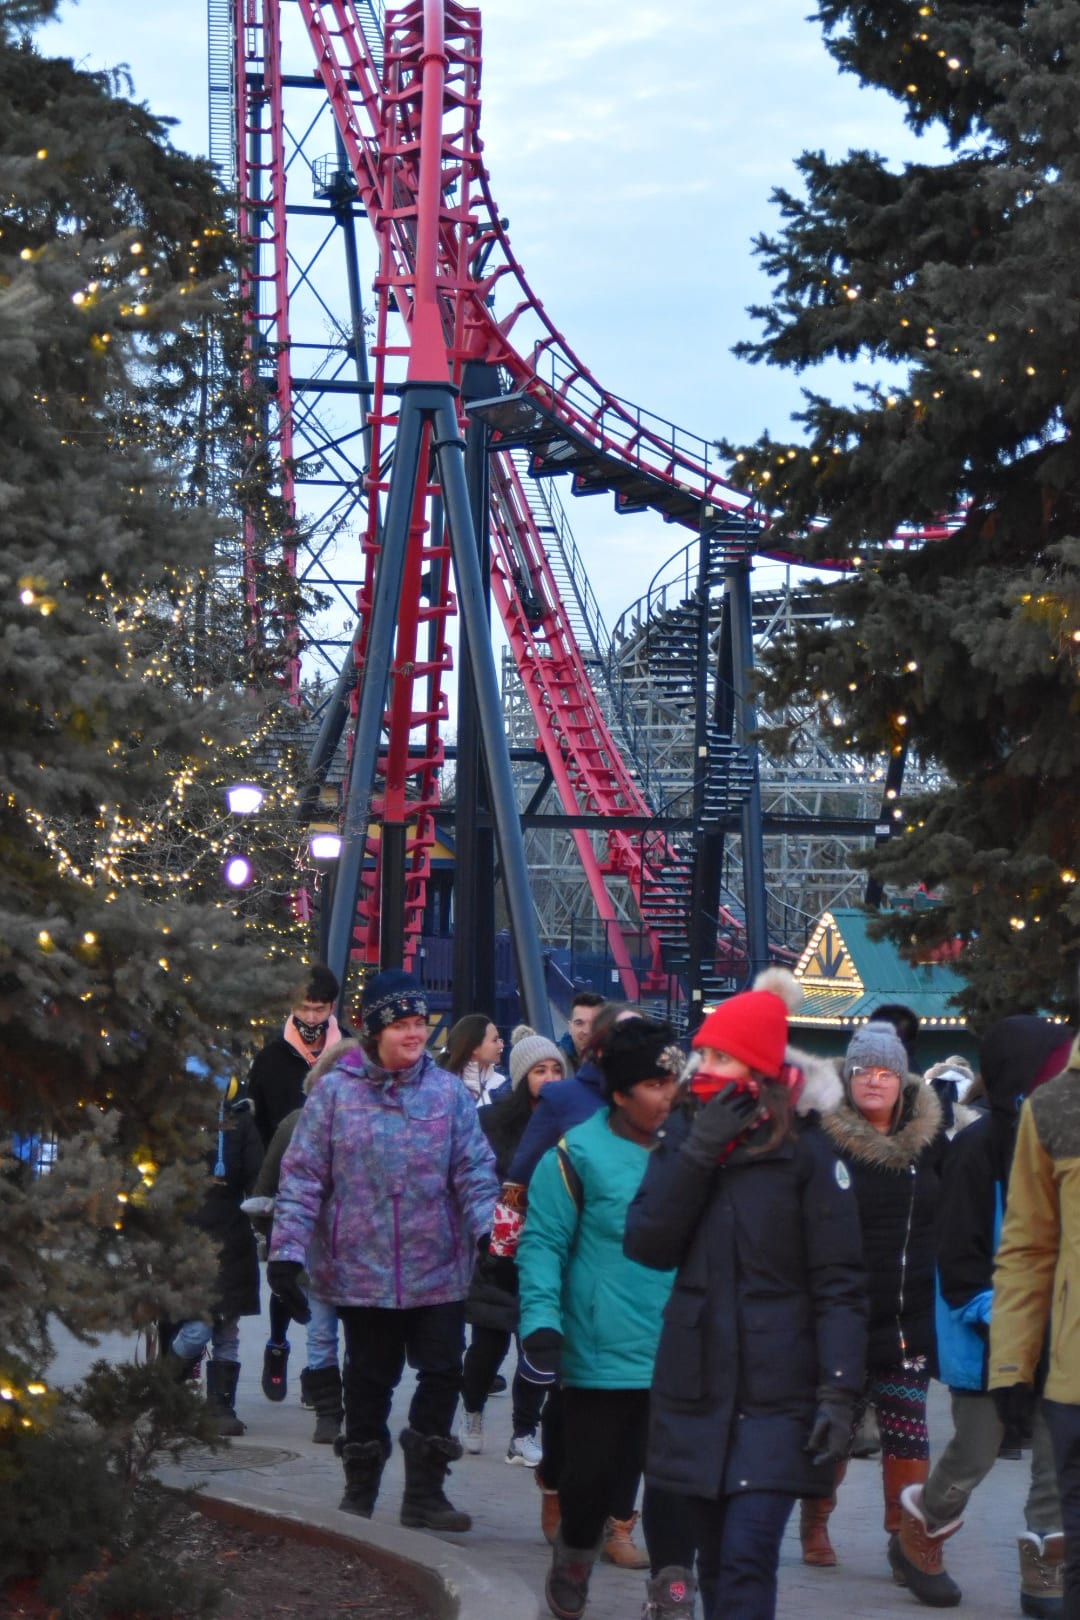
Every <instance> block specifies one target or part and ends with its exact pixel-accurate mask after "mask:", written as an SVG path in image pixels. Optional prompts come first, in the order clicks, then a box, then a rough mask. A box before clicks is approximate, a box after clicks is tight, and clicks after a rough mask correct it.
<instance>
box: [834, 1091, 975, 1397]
mask: <svg viewBox="0 0 1080 1620" xmlns="http://www.w3.org/2000/svg"><path fill="white" fill-rule="evenodd" d="M821 1123H822V1126H823V1127H824V1129H825V1131H826V1132H827V1134H828V1136H829V1137H830V1139H831V1141H832V1145H833V1147H834V1148H835V1149H836V1151H837V1153H838V1154H839V1155H840V1158H841V1159H842V1160H843V1162H844V1164H845V1165H846V1166H847V1168H848V1170H849V1172H850V1174H851V1179H852V1182H853V1183H854V1188H855V1198H856V1202H857V1203H858V1206H859V1225H860V1226H861V1228H862V1239H863V1259H864V1261H865V1264H866V1276H867V1281H868V1284H869V1289H870V1320H869V1343H868V1347H867V1354H866V1360H867V1365H868V1366H869V1367H871V1368H875V1367H893V1366H896V1365H897V1364H898V1363H899V1362H901V1361H903V1360H904V1358H905V1357H912V1356H926V1357H927V1359H928V1361H929V1362H930V1370H931V1372H934V1371H935V1370H936V1368H935V1364H934V1362H935V1357H934V1264H935V1253H934V1234H935V1222H936V1217H937V1201H938V1192H939V1189H940V1185H941V1165H942V1159H943V1157H944V1153H945V1149H946V1147H947V1146H948V1139H947V1137H946V1136H945V1130H944V1121H943V1118H942V1113H941V1103H940V1102H939V1100H938V1097H937V1093H936V1092H935V1091H934V1088H933V1087H932V1086H928V1085H927V1084H926V1082H925V1081H924V1080H922V1079H920V1078H919V1076H918V1075H914V1076H911V1077H909V1079H908V1081H907V1083H906V1085H905V1087H904V1092H903V1103H902V1109H901V1115H900V1123H899V1125H898V1126H897V1128H896V1129H895V1130H894V1131H893V1132H892V1133H891V1134H890V1135H888V1136H886V1135H884V1134H883V1133H882V1132H881V1131H876V1130H875V1129H874V1127H873V1126H872V1125H871V1124H870V1122H869V1120H868V1119H866V1118H865V1116H864V1115H862V1114H860V1112H859V1110H858V1109H857V1108H856V1107H855V1106H854V1104H852V1103H850V1102H848V1101H846V1100H845V1101H843V1102H841V1104H840V1106H839V1107H838V1108H836V1109H834V1110H832V1111H831V1112H829V1113H827V1114H825V1115H824V1117H823V1118H822V1121H821Z"/></svg>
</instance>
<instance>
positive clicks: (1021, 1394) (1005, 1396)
mask: <svg viewBox="0 0 1080 1620" xmlns="http://www.w3.org/2000/svg"><path fill="white" fill-rule="evenodd" d="M990 1394H991V1397H992V1399H993V1402H994V1405H995V1406H996V1407H997V1415H998V1417H999V1418H1000V1419H1001V1422H1002V1423H1003V1424H1004V1427H1005V1432H1006V1434H1013V1435H1022V1434H1024V1433H1026V1432H1027V1431H1028V1430H1029V1429H1030V1428H1031V1417H1032V1410H1033V1408H1034V1405H1035V1391H1034V1390H1033V1389H1032V1387H1031V1385H1030V1384H1007V1385H1006V1386H1005V1388H1004V1389H992V1390H991V1391H990Z"/></svg>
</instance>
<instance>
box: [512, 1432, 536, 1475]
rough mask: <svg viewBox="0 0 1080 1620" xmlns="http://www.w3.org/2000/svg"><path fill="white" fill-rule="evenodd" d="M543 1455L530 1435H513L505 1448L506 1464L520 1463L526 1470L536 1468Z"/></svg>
mask: <svg viewBox="0 0 1080 1620" xmlns="http://www.w3.org/2000/svg"><path fill="white" fill-rule="evenodd" d="M543 1455H544V1453H543V1452H542V1451H541V1450H540V1447H539V1446H538V1445H537V1443H536V1440H535V1438H534V1436H533V1435H531V1434H515V1435H514V1438H513V1439H512V1440H511V1442H510V1444H509V1445H508V1446H507V1448H506V1460H507V1462H508V1463H521V1464H523V1466H524V1467H526V1468H536V1467H537V1466H538V1464H539V1462H540V1459H541V1457H542V1456H543Z"/></svg>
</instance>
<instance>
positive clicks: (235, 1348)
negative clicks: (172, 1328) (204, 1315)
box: [169, 1316, 240, 1361]
mask: <svg viewBox="0 0 1080 1620" xmlns="http://www.w3.org/2000/svg"><path fill="white" fill-rule="evenodd" d="M208 1344H212V1346H213V1359H214V1360H215V1361H239V1360H240V1320H239V1318H238V1317H236V1316H225V1317H222V1316H215V1318H214V1321H213V1326H211V1324H210V1323H209V1322H202V1321H199V1319H198V1318H193V1319H192V1320H191V1321H190V1322H181V1324H180V1326H179V1327H178V1328H177V1330H176V1332H175V1333H174V1334H173V1337H172V1343H171V1344H170V1346H169V1349H170V1350H171V1351H172V1353H173V1355H174V1356H179V1357H180V1359H181V1360H182V1361H194V1360H195V1358H196V1356H201V1355H202V1353H203V1351H204V1350H205V1349H206V1347H207V1345H208Z"/></svg>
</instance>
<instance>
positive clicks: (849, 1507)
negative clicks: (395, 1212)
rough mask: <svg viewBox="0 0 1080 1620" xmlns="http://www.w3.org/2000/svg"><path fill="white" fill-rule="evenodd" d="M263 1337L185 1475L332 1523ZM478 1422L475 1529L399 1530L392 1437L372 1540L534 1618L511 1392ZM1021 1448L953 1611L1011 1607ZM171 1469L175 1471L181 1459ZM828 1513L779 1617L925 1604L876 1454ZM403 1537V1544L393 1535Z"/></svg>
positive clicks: (335, 1471)
mask: <svg viewBox="0 0 1080 1620" xmlns="http://www.w3.org/2000/svg"><path fill="white" fill-rule="evenodd" d="M265 1338H266V1324H265V1320H263V1321H261V1322H260V1321H259V1320H257V1319H255V1318H247V1319H245V1321H244V1322H243V1323H242V1324H241V1343H242V1352H241V1353H242V1368H243V1371H242V1374H241V1379H240V1391H239V1396H238V1399H237V1410H238V1412H239V1414H240V1416H241V1417H242V1418H243V1419H244V1421H245V1422H246V1424H247V1426H248V1428H247V1434H246V1435H245V1436H244V1438H243V1439H242V1440H240V1441H237V1442H235V1443H234V1445H233V1447H232V1448H231V1451H230V1453H222V1454H220V1455H219V1456H215V1457H210V1458H208V1459H200V1461H199V1462H198V1464H196V1465H193V1466H192V1468H191V1469H189V1470H188V1472H187V1475H186V1480H185V1483H193V1482H194V1481H196V1480H199V1481H201V1482H203V1485H202V1488H203V1489H205V1491H206V1492H208V1493H210V1494H215V1495H216V1494H223V1495H227V1496H231V1497H233V1498H236V1499H250V1500H252V1501H253V1502H255V1503H256V1504H257V1505H260V1506H266V1505H267V1504H270V1505H272V1506H280V1508H281V1510H282V1511H284V1512H286V1513H288V1514H289V1515H290V1516H291V1517H297V1518H301V1519H309V1518H310V1519H311V1520H313V1521H316V1522H320V1523H324V1524H325V1523H327V1522H332V1521H334V1520H337V1518H338V1516H337V1515H336V1514H335V1513H334V1512H333V1510H334V1509H336V1506H337V1502H338V1499H339V1497H340V1495H341V1487H342V1480H341V1465H340V1463H338V1462H337V1461H336V1459H335V1458H334V1457H333V1456H332V1455H330V1454H329V1448H328V1447H325V1446H314V1445H312V1444H311V1440H310V1435H311V1429H312V1426H313V1419H312V1416H311V1414H310V1413H309V1412H307V1411H305V1410H304V1409H303V1408H302V1407H301V1406H300V1404H299V1398H298V1384H297V1379H296V1377H292V1378H291V1379H290V1389H289V1396H288V1399H287V1400H286V1401H285V1402H284V1403H282V1404H281V1405H271V1404H270V1403H269V1402H268V1401H267V1400H265V1398H264V1397H263V1394H262V1391H261V1389H260V1387H259V1375H260V1371H261V1367H262V1350H263V1345H264V1343H265ZM293 1345H294V1349H293V1357H292V1361H293V1365H292V1367H291V1369H290V1372H291V1373H294V1374H296V1373H298V1372H299V1369H300V1367H301V1366H302V1365H303V1333H302V1332H298V1333H297V1332H294V1336H293ZM134 1348H135V1346H134V1344H133V1343H132V1342H124V1341H118V1340H108V1341H105V1342H104V1343H103V1344H102V1346H101V1349H100V1350H98V1351H97V1352H96V1354H98V1355H102V1354H104V1355H107V1356H110V1357H114V1358H116V1359H123V1358H125V1357H127V1356H129V1355H131V1354H132V1353H133V1351H134ZM93 1354H94V1352H88V1351H87V1350H86V1349H84V1348H83V1347H81V1346H78V1345H75V1344H73V1343H70V1342H66V1343H64V1344H62V1345H61V1348H60V1352H59V1355H58V1359H57V1362H56V1364H55V1366H54V1369H53V1376H54V1379H55V1380H56V1381H57V1382H60V1383H65V1382H68V1381H71V1380H73V1379H75V1378H77V1377H78V1376H79V1373H80V1372H81V1371H82V1369H83V1368H84V1367H85V1366H86V1365H87V1364H88V1362H89V1360H90V1359H92V1355H93ZM406 1377H407V1378H408V1374H407V1375H406ZM410 1387H411V1385H410V1384H409V1383H405V1382H403V1385H402V1388H401V1389H400V1390H399V1392H398V1398H397V1400H396V1402H395V1408H394V1414H393V1420H392V1421H393V1425H394V1428H395V1432H396V1430H397V1429H399V1428H401V1427H403V1426H404V1418H405V1409H406V1407H407V1404H408V1398H409V1392H410ZM485 1427H486V1431H487V1432H486V1435H485V1442H486V1443H485V1450H484V1452H483V1454H482V1455H480V1456H479V1457H463V1458H462V1460H461V1461H460V1462H459V1463H456V1464H455V1466H454V1470H453V1474H452V1476H451V1479H450V1481H449V1491H450V1495H451V1497H452V1499H453V1500H454V1501H455V1502H456V1503H457V1504H458V1505H459V1506H461V1507H464V1508H467V1509H468V1511H469V1512H471V1513H472V1515H473V1521H474V1527H473V1529H472V1531H471V1532H470V1533H469V1534H468V1535H465V1536H446V1537H435V1536H428V1535H425V1534H420V1533H416V1532H402V1531H401V1530H400V1527H399V1526H398V1522H397V1513H398V1504H399V1501H400V1497H401V1464H400V1452H399V1451H398V1449H397V1448H396V1447H395V1451H394V1456H393V1459H392V1461H391V1463H390V1465H389V1466H388V1468H387V1471H386V1475H385V1477H384V1482H383V1493H382V1497H381V1499H380V1501H379V1504H378V1506H377V1508H376V1510H375V1517H374V1519H373V1521H372V1527H371V1528H372V1531H373V1532H375V1535H374V1536H373V1538H372V1539H376V1538H377V1537H378V1536H379V1535H384V1536H386V1539H387V1541H388V1542H390V1541H393V1543H394V1545H395V1546H396V1547H397V1548H398V1549H399V1550H400V1549H401V1548H402V1547H403V1546H407V1549H408V1554H409V1556H414V1557H415V1556H420V1557H425V1556H426V1549H427V1548H430V1551H431V1557H430V1562H431V1563H432V1564H437V1563H438V1562H439V1560H440V1558H441V1557H442V1556H443V1544H444V1543H445V1545H446V1546H449V1547H452V1548H454V1549H455V1552H456V1554H457V1556H456V1558H454V1559H452V1561H451V1565H450V1566H448V1568H449V1575H450V1578H451V1579H454V1578H455V1568H454V1567H453V1566H455V1565H456V1566H457V1571H456V1573H457V1576H458V1578H460V1576H461V1574H462V1572H467V1569H468V1567H471V1568H472V1569H473V1570H475V1571H476V1572H477V1573H478V1574H479V1575H480V1576H481V1577H482V1578H483V1579H484V1581H485V1583H490V1585H489V1588H488V1590H487V1592H486V1594H485V1599H484V1602H483V1604H482V1605H481V1604H480V1602H479V1600H477V1601H476V1602H475V1603H474V1604H473V1605H472V1607H471V1608H470V1604H469V1601H468V1583H467V1582H463V1585H462V1597H463V1600H464V1601H463V1602H462V1605H461V1620H473V1615H474V1613H476V1614H479V1612H480V1608H481V1607H482V1608H483V1611H484V1613H485V1615H486V1614H491V1615H496V1614H501V1615H503V1616H504V1617H505V1620H510V1617H511V1616H512V1617H513V1620H532V1617H533V1616H534V1615H539V1616H545V1615H546V1614H547V1608H546V1605H545V1604H544V1602H543V1596H542V1594H543V1582H544V1572H545V1569H546V1567H547V1564H548V1558H549V1554H548V1549H547V1547H546V1545H545V1544H544V1542H543V1541H542V1539H541V1536H540V1528H539V1493H538V1491H537V1489H536V1487H535V1485H534V1484H533V1480H532V1475H531V1473H530V1472H529V1471H528V1470H527V1469H524V1468H521V1467H513V1468H511V1467H507V1465H506V1464H505V1462H504V1461H503V1458H504V1456H505V1453H506V1446H507V1442H508V1439H509V1434H510V1402H509V1400H508V1398H506V1397H505V1396H503V1397H497V1398H495V1399H493V1400H491V1401H489V1402H488V1406H487V1411H486V1414H485ZM948 1429H949V1420H948V1402H947V1398H946V1397H945V1394H944V1391H942V1389H941V1387H940V1386H939V1385H937V1384H935V1385H934V1386H933V1392H932V1397H931V1420H930V1432H931V1436H932V1439H933V1441H934V1444H935V1450H937V1449H940V1447H941V1445H942V1444H943V1443H944V1441H945V1439H946V1438H947V1436H948ZM1028 1456H1029V1454H1025V1459H1024V1461H1023V1462H1000V1463H999V1464H998V1465H997V1467H996V1468H995V1470H994V1472H993V1474H992V1475H991V1476H990V1478H989V1480H987V1482H986V1483H985V1485H983V1486H982V1488H981V1489H980V1490H979V1492H978V1493H977V1495H976V1496H975V1498H974V1501H973V1503H972V1507H971V1510H969V1513H968V1517H967V1521H966V1523H965V1526H964V1529H963V1530H962V1531H961V1532H960V1534H959V1535H958V1536H957V1537H956V1538H955V1540H953V1541H951V1542H950V1544H949V1555H948V1568H949V1570H950V1572H951V1573H952V1574H953V1575H954V1576H955V1578H956V1579H957V1580H958V1581H959V1583H960V1585H961V1587H962V1588H963V1592H964V1602H963V1605H962V1607H961V1609H960V1611H959V1613H960V1614H964V1613H965V1612H966V1613H968V1614H972V1615H977V1616H978V1617H979V1620H999V1617H1000V1620H1005V1617H1006V1616H1010V1617H1011V1616H1014V1615H1018V1614H1019V1612H1020V1608H1019V1599H1018V1590H1019V1581H1018V1575H1017V1552H1016V1535H1017V1531H1018V1530H1019V1529H1022V1528H1023V1526H1022V1521H1021V1519H1020V1508H1021V1506H1022V1502H1023V1498H1024V1494H1025V1490H1026V1477H1027V1471H1028V1469H1027V1463H1028ZM170 1477H171V1478H172V1479H174V1480H176V1479H178V1478H179V1477H180V1476H179V1471H174V1472H173V1473H172V1474H171V1476H170ZM327 1515H330V1519H329V1520H328V1519H327V1517H326V1516H327ZM341 1517H342V1518H344V1517H346V1516H344V1515H342V1516H341ZM832 1523H833V1539H834V1542H835V1544H836V1547H837V1551H838V1553H839V1557H840V1566H839V1567H838V1568H837V1569H835V1570H812V1569H807V1568H806V1567H805V1566H804V1565H803V1564H801V1563H800V1561H799V1549H798V1540H797V1537H796V1535H795V1532H794V1527H792V1528H791V1529H789V1531H788V1535H787V1537H786V1539H785V1542H784V1549H783V1555H782V1560H781V1570H780V1605H779V1616H780V1620H816V1617H820V1620H826V1617H827V1620H835V1616H836V1615H837V1614H841V1613H842V1614H847V1615H850V1616H852V1617H866V1620H881V1617H885V1616H888V1617H893V1616H896V1617H902V1616H905V1615H907V1616H915V1615H917V1614H919V1613H925V1612H926V1611H924V1610H921V1609H920V1607H919V1605H918V1604H917V1603H915V1601H914V1600H913V1599H912V1598H911V1597H909V1596H908V1595H907V1594H906V1593H905V1592H903V1591H902V1590H901V1589H900V1588H898V1587H896V1586H894V1585H892V1583H891V1581H890V1579H889V1575H888V1569H887V1566H886V1563H885V1557H884V1550H885V1538H884V1534H883V1532H882V1529H881V1484H880V1470H879V1467H878V1465H877V1463H876V1462H872V1461H871V1462H853V1463H852V1464H851V1467H850V1469H849V1472H848V1477H847V1480H846V1482H845V1484H844V1487H843V1489H842V1491H841V1493H840V1501H839V1505H838V1507H837V1510H836V1513H835V1515H834V1517H833V1521H832ZM403 1536H404V1537H405V1541H404V1542H403V1541H401V1540H400V1539H399V1538H401V1537H403ZM643 1598H644V1577H643V1576H642V1575H639V1574H636V1573H632V1572H624V1571H621V1570H615V1569H611V1568H609V1567H607V1566H604V1565H600V1566H598V1569H597V1574H596V1579H595V1582H594V1588H593V1593H592V1597H591V1600H590V1603H589V1609H588V1616H587V1620H638V1616H639V1615H640V1613H641V1605H642V1601H643Z"/></svg>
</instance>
